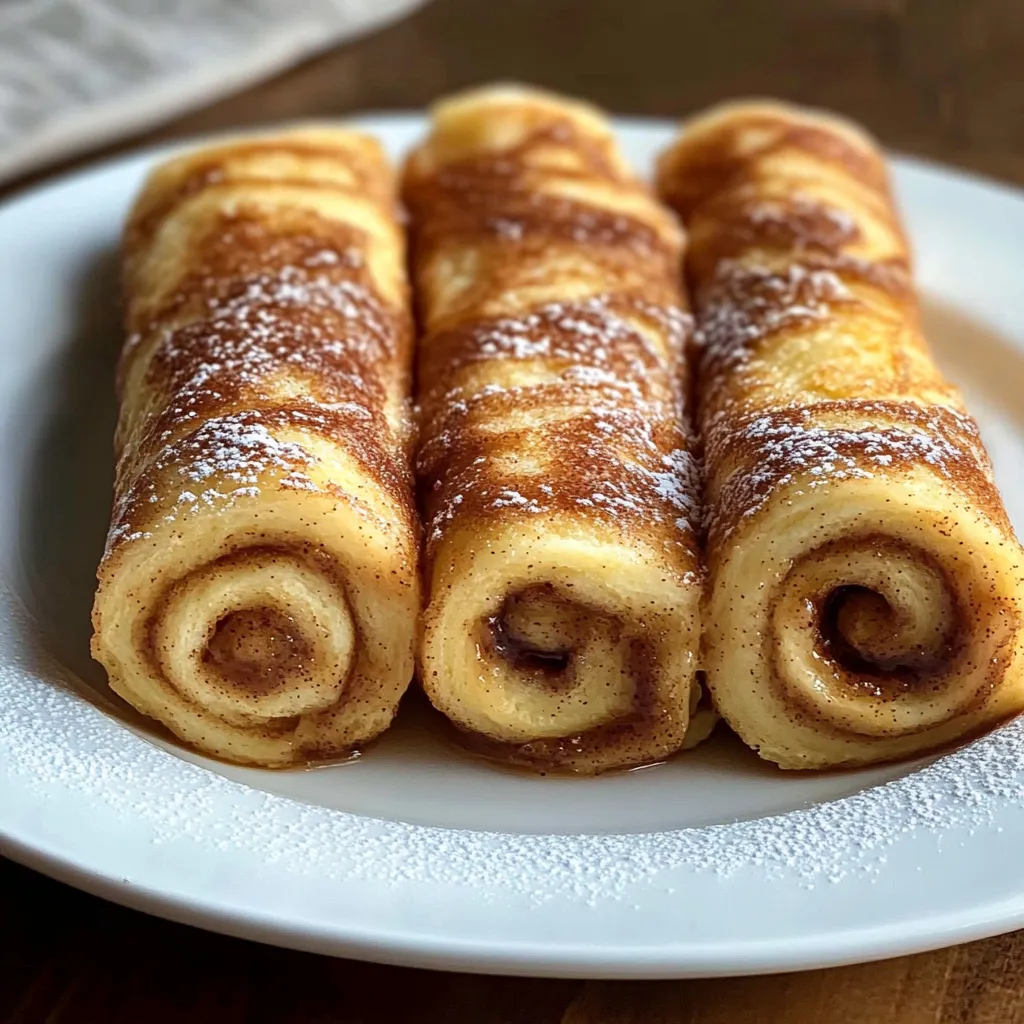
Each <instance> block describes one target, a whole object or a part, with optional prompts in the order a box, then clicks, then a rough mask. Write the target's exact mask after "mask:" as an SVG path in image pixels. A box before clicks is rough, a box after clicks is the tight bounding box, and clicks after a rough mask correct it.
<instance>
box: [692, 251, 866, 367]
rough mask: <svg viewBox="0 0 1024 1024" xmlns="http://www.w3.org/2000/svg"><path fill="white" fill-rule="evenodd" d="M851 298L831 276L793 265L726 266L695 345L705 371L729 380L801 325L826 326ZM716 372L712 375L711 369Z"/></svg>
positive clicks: (704, 305)
mask: <svg viewBox="0 0 1024 1024" xmlns="http://www.w3.org/2000/svg"><path fill="white" fill-rule="evenodd" d="M852 300H853V294H852V292H850V290H849V288H847V286H846V285H845V284H844V283H843V281H842V280H841V279H840V278H839V277H838V276H837V275H836V274H835V273H834V272H833V271H832V270H827V269H820V268H811V267H805V266H803V265H801V264H799V263H790V264H788V265H787V266H786V267H785V268H783V269H781V270H772V269H770V268H768V267H762V266H757V265H751V264H747V263H742V262H739V261H737V260H731V259H727V260H722V261H721V262H720V264H719V265H718V267H717V269H716V272H715V277H714V279H713V281H712V282H711V284H710V285H709V287H708V291H707V294H706V296H705V297H704V298H703V299H702V302H701V320H700V328H699V330H698V331H697V335H696V337H697V341H698V343H699V344H700V345H701V346H702V347H703V350H704V352H703V357H702V358H703V360H704V362H705V367H706V371H705V372H708V373H710V372H713V373H715V374H725V373H728V372H729V371H730V370H732V369H733V368H734V367H735V366H736V365H737V364H739V363H741V362H742V361H744V360H745V359H747V358H748V357H749V355H750V352H751V350H752V347H753V346H754V345H755V344H756V343H757V342H758V341H760V340H761V339H762V338H765V337H767V336H769V335H771V334H775V333H776V332H778V331H784V330H787V329H789V328H792V327H794V326H796V325H798V324H809V323H819V322H823V321H825V320H827V319H828V318H829V317H830V316H831V315H832V311H833V307H834V306H835V305H836V304H838V303H843V302H850V301H852ZM712 368H713V369H712Z"/></svg>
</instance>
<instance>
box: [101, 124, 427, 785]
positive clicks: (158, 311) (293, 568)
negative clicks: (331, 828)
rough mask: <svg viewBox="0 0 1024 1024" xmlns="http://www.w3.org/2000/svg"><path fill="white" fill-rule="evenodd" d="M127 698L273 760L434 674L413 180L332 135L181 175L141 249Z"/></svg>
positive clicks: (126, 528) (107, 586) (124, 601)
mask: <svg viewBox="0 0 1024 1024" xmlns="http://www.w3.org/2000/svg"><path fill="white" fill-rule="evenodd" d="M124 289H125V298H126V314H125V315H126V327H127V335H128V338H127V342H126V344H125V347H124V350H123V354H122V359H121V364H120V369H119V396H120V418H119V422H118V427H117V436H116V440H115V447H116V450H117V456H118V459H117V477H116V484H115V495H114V497H115V502H114V510H113V516H112V521H111V527H110V534H109V538H108V543H107V549H106V553H105V554H104V556H103V560H102V562H101V564H100V567H99V571H98V575H99V581H100V585H99V589H98V591H97V594H96V601H95V607H94V611H93V625H94V637H93V654H94V656H95V657H96V658H97V659H98V660H99V661H100V662H102V663H103V665H104V666H105V667H106V669H107V672H108V675H109V678H110V683H111V686H112V687H113V689H114V690H115V691H116V692H117V693H118V694H120V695H121V696H122V697H124V698H125V699H126V700H127V701H128V702H129V703H130V704H132V705H133V706H134V707H136V708H137V709H138V710H139V711H141V712H143V713H144V714H146V715H149V716H151V717H152V718H154V719H156V720H158V721H159V722H162V723H163V724H164V725H165V726H167V727H168V728H169V729H170V730H171V731H172V732H173V733H174V734H176V735H177V736H178V737H179V738H181V739H182V740H184V741H185V742H186V743H188V744H190V745H191V746H193V747H195V748H196V749H198V750H200V751H203V752H205V753H208V754H212V755H214V756H216V757H220V758H223V759H225V760H229V761H235V762H241V763H252V764H259V765H266V766H272V767H277V766H286V765H295V764H302V763H305V762H308V761H316V760H322V759H329V758H337V757H341V756H344V755H345V754H347V753H348V752H350V751H352V750H353V749H355V748H358V747H359V746H360V745H361V744H364V743H366V742H367V741H369V740H370V739H372V738H373V737H375V736H376V735H377V734H379V733H380V732H381V731H382V730H384V729H385V728H386V727H387V725H388V724H389V722H390V721H391V718H392V716H393V714H394V712H395V709H396V707H397V704H398V701H399V698H400V697H401V695H402V693H403V691H404V690H405V689H406V687H407V685H408V684H409V682H410V680H411V678H412V675H413V669H414V644H415V636H416V628H417V627H416V616H417V614H418V608H419V585H418V575H417V573H418V569H417V565H418V525H417V520H416V514H415V503H414V496H413V490H412V473H411V462H410V455H411V452H410V448H411V429H410V422H411V421H410V376H411V374H410V369H411V355H412V328H411V315H410V306H409V289H408V283H407V279H406V276H405V241H404V235H403V232H402V230H401V227H400V223H399V219H398V216H397V210H396V198H395V195H394V176H393V173H392V171H391V169H390V168H389V166H388V164H387V161H386V159H385V157H384V155H383V153H382V151H381V150H380V148H379V146H378V145H377V143H376V142H375V141H373V140H372V139H370V138H368V137H366V136H363V135H360V134H357V133H354V132H350V131H345V130H342V129H334V128H316V127H309V128H304V129H298V130H293V131H288V132H284V133H282V134H276V135H267V136H261V137H254V138H248V139H241V140H238V141H235V142H229V143H226V144H223V145H218V146H215V147H210V148H205V149H200V150H198V151H196V152H193V153H190V154H187V155H185V156H182V157H178V158H176V159H173V160H171V161H170V162H168V163H165V164H163V165H162V166H160V167H158V168H157V169H156V170H155V171H154V172H153V173H152V174H151V176H150V177H149V179H148V181H147V182H146V184H145V187H144V188H143V190H142V193H141V195H140V196H139V198H138V201H137V203H136V205H135V207H134V209H133V211H132V213H131V216H130V219H129V223H128V225H127V229H126V233H125V241H124Z"/></svg>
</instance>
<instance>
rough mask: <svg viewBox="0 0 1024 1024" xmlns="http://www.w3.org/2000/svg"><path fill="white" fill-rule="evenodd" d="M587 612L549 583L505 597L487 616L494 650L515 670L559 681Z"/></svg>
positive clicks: (546, 679)
mask: <svg viewBox="0 0 1024 1024" xmlns="http://www.w3.org/2000/svg"><path fill="white" fill-rule="evenodd" d="M585 617H586V613H585V612H584V611H583V610H582V609H580V608H578V607H576V606H574V605H572V604H570V603H569V602H566V601H564V600H563V599H562V598H561V597H559V595H558V594H557V593H556V591H555V589H554V587H552V586H551V585H550V584H546V583H545V584H542V585H540V586H535V587H528V588H527V589H526V590H523V591H520V592H519V593H518V594H513V595H512V596H511V597H509V598H507V599H506V600H505V603H504V604H503V605H502V608H501V611H500V612H499V613H498V614H497V615H495V616H492V617H491V618H490V619H488V626H489V627H490V633H491V644H492V647H493V649H494V651H495V653H496V654H497V655H498V656H499V657H501V658H504V659H505V661H506V662H508V664H509V665H511V666H512V668H514V669H516V670H521V671H526V672H534V673H537V674H540V675H542V676H543V677H544V679H545V682H547V683H548V684H549V685H550V684H553V683H557V682H559V681H560V680H558V678H557V677H558V676H561V675H564V674H565V673H566V672H567V671H568V669H569V665H570V663H571V662H572V657H573V649H574V647H575V645H576V642H577V639H578V637H579V636H580V627H581V625H582V624H583V622H582V620H583V619H584V618H585Z"/></svg>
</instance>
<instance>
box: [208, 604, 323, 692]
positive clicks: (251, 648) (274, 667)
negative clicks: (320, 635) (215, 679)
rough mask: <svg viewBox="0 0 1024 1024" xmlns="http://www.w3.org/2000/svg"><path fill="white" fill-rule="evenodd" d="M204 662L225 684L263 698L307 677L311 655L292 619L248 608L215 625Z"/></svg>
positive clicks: (267, 609) (280, 613) (279, 614)
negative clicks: (289, 682)
mask: <svg viewBox="0 0 1024 1024" xmlns="http://www.w3.org/2000/svg"><path fill="white" fill-rule="evenodd" d="M203 660H204V661H205V662H206V663H207V664H209V665H211V666H212V667H213V668H214V669H215V670H216V671H217V672H218V673H219V674H220V675H221V676H222V677H223V678H224V679H225V680H226V681H227V682H229V683H232V684H233V685H235V686H240V687H243V688H245V689H247V690H250V691H252V692H254V693H260V694H265V693H270V692H272V691H273V690H274V689H276V688H277V687H279V686H281V685H282V683H284V682H286V681H287V680H288V679H289V678H291V677H293V676H297V675H303V674H308V673H309V671H310V668H311V666H310V663H311V661H312V660H313V651H312V650H311V649H310V646H309V644H308V643H307V642H306V641H305V640H304V639H303V637H302V632H301V629H300V628H299V625H298V623H297V622H296V621H295V619H294V618H293V617H292V616H291V615H286V614H284V613H282V612H280V611H277V610H276V609H273V608H247V609H243V610H240V611H234V612H231V613H229V614H228V615H225V616H224V617H223V618H222V619H221V620H220V621H219V622H218V623H217V626H216V629H215V630H214V633H213V636H212V637H210V640H209V642H208V643H207V646H206V650H205V652H204V654H203Z"/></svg>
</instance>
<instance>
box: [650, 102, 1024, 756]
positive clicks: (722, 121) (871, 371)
mask: <svg viewBox="0 0 1024 1024" xmlns="http://www.w3.org/2000/svg"><path fill="white" fill-rule="evenodd" d="M658 185H659V191H660V193H661V194H662V195H663V197H665V198H666V199H667V200H668V201H669V202H670V203H671V204H672V205H673V206H674V207H675V208H676V210H677V212H679V214H680V215H681V216H682V218H683V219H684V222H685V224H686V227H687V230H688V233H689V236H690V248H689V251H688V256H687V276H688V280H689V282H690V286H691V290H692V294H693V296H694V304H695V308H696V311H697V320H698V337H699V340H700V345H699V358H698V393H699V410H698V418H699V426H700V431H701V434H702V439H703V441H704V444H705V453H706V464H707V491H706V498H707V503H708V531H707V564H708V569H709V582H708V587H707V591H706V601H705V621H706V631H707V632H706V639H705V645H706V650H707V669H708V677H709V685H710V687H711V690H712V693H713V695H714V697H715V699H716V702H717V703H718V705H719V707H720V708H721V710H722V711H723V713H724V714H725V716H726V717H727V718H728V719H729V720H730V721H731V722H732V724H733V725H734V727H735V728H736V729H737V731H739V732H740V734H741V735H742V736H743V737H744V738H745V739H746V740H747V741H748V742H749V743H750V744H751V745H753V746H755V747H758V748H759V749H760V750H761V753H762V754H763V755H764V756H766V757H769V758H771V759H773V760H776V761H778V762H779V763H780V764H782V765H784V766H786V767H822V766H831V765H840V764H853V763H864V762H869V761H879V760H888V759H891V758H893V757H899V756H905V755H907V754H910V753H915V752H919V751H921V750H927V749H930V748H933V747H936V746H939V745H942V744H944V743H948V742H950V741H951V740H953V739H956V738H957V737H959V736H964V735H970V734H972V733H975V732H977V731H978V729H979V728H983V727H984V726H985V725H991V724H992V723H994V722H997V721H999V720H1001V719H1003V718H1005V717H1007V716H1008V715H1011V714H1015V713H1017V712H1018V711H1019V710H1021V708H1022V707H1024V679H1022V667H1021V636H1020V629H1021V623H1022V621H1024V603H1022V591H1021V553H1020V548H1019V546H1018V544H1017V541H1016V539H1015V538H1014V536H1013V532H1012V529H1011V527H1010V525H1009V521H1008V519H1007V517H1006V513H1005V510H1004V508H1003V505H1002V502H1001V500H1000V498H999V495H998V493H997V491H996V489H995V486H994V484H993V481H992V472H991V466H990V464H989V461H988V457H987V455H986V453H985V450H984V447H983V445H982V443H981V440H980V437H979V435H978V430H977V426H976V425H975V423H974V421H973V420H972V419H971V418H970V417H969V416H968V415H967V413H966V411H965V410H964V408H963V405H962V402H961V399H960V396H959V394H958V393H957V392H956V390H955V389H954V388H953V387H952V386H951V385H949V384H948V383H947V382H946V381H945V380H944V379H943V378H942V376H941V374H940V372H939V370H938V369H937V367H936V366H935V364H934V362H933V361H932V359H931V356H930V353H929V351H928V347H927V343H926V341H925V339H924V337H923V335H922V332H921V328H920V315H919V311H918V307H917V299H916V295H915V292H914V289H913V285H912V280H911V260H910V254H909V250H908V247H907V242H906V239H905V236H904V233H903V230H902V227H901V225H900V223H899V220H898V218H897V215H896V212H895V209H894V207H893V203H892V197H891V194H890V191H889V185H888V178H887V174H886V170H885V164H884V161H883V159H882V156H881V154H880V153H879V152H878V150H877V148H876V147H875V145H874V144H873V143H872V141H871V140H870V138H869V137H868V136H866V135H865V134H864V133H863V132H861V131H860V130H859V129H856V128H854V127H853V126H850V125H848V124H846V123H845V122H842V121H840V120H839V119H834V118H831V117H830V116H828V115H824V114H818V113H814V112H809V111H802V110H799V109H797V108H793V107H787V106H785V105H781V104H769V103H755V104H736V105H729V106H726V107H722V108H719V109H716V110H713V111H711V112H709V113H708V114H706V115H704V116H702V117H700V118H699V119H697V120H696V121H695V122H691V123H690V124H689V125H688V126H687V127H686V128H685V129H684V131H683V134H682V136H681V137H680V139H679V140H678V141H677V142H676V143H675V145H673V146H672V147H671V148H670V149H669V150H668V151H667V152H666V153H665V154H664V155H663V156H662V158H661V161H660V164H659V176H658ZM981 552H985V554H984V555H982V553H981ZM965 554H966V557H965Z"/></svg>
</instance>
